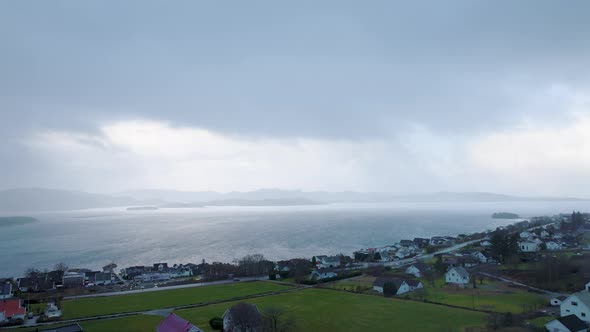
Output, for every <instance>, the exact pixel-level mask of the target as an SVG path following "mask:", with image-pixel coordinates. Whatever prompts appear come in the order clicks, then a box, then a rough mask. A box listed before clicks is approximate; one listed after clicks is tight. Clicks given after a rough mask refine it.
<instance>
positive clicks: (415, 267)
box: [406, 262, 432, 278]
mask: <svg viewBox="0 0 590 332" xmlns="http://www.w3.org/2000/svg"><path fill="white" fill-rule="evenodd" d="M430 270H432V267H430V266H429V265H427V264H424V263H422V262H416V263H414V264H412V265H410V266H409V267H408V268H407V269H406V273H407V274H411V275H413V276H414V277H416V278H420V277H422V275H423V274H424V272H427V271H430Z"/></svg>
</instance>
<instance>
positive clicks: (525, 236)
mask: <svg viewBox="0 0 590 332" xmlns="http://www.w3.org/2000/svg"><path fill="white" fill-rule="evenodd" d="M533 235H534V234H533V233H531V232H529V231H523V232H520V238H521V239H528V238H530V237H531V236H533Z"/></svg>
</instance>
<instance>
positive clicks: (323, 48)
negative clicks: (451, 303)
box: [0, 0, 590, 197]
mask: <svg viewBox="0 0 590 332" xmlns="http://www.w3.org/2000/svg"><path fill="white" fill-rule="evenodd" d="M409 3H410V2H408V1H405V2H394V1H383V2H380V1H369V2H359V1H350V2H349V1H342V0H338V1H321V3H320V1H294V2H291V3H287V2H284V1H280V2H277V1H264V2H263V1H234V2H220V1H210V2H205V1H186V2H183V1H174V2H170V1H143V0H142V1H137V2H133V1H74V0H72V1H35V2H32V1H31V2H29V1H21V0H18V1H17V0H14V1H2V2H0V159H1V162H0V167H1V172H0V188H14V187H31V186H36V187H49V188H62V189H77V190H86V191H92V192H117V191H122V190H128V189H139V188H163V189H180V190H218V191H231V190H241V191H243V190H253V189H257V188H269V187H273V188H284V189H302V190H330V191H340V190H354V191H390V192H426V191H439V190H448V191H493V192H502V193H510V194H527V195H577V196H586V197H590V189H589V188H590V94H589V93H590V43H589V42H588V38H589V36H590V20H588V15H589V13H590V2H588V1H569V2H568V3H567V5H565V4H564V3H562V2H559V1H540V0H531V1H476V0H466V1H429V2H419V1H412V2H411V3H412V4H411V5H410V4H409Z"/></svg>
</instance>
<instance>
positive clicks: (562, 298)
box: [549, 295, 567, 307]
mask: <svg viewBox="0 0 590 332" xmlns="http://www.w3.org/2000/svg"><path fill="white" fill-rule="evenodd" d="M566 299H567V296H565V295H560V296H557V297H554V298H552V299H551V300H549V303H550V304H551V305H552V306H554V307H557V306H560V305H561V304H562V303H563V301H565V300H566Z"/></svg>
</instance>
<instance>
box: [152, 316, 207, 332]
mask: <svg viewBox="0 0 590 332" xmlns="http://www.w3.org/2000/svg"><path fill="white" fill-rule="evenodd" d="M156 332H203V330H201V329H199V328H198V327H196V326H194V325H193V324H191V323H190V322H189V321H186V320H184V319H182V318H180V317H178V316H176V315H175V314H173V313H171V314H169V315H168V316H166V318H164V320H162V321H161V322H160V324H159V325H158V327H157V328H156Z"/></svg>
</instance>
